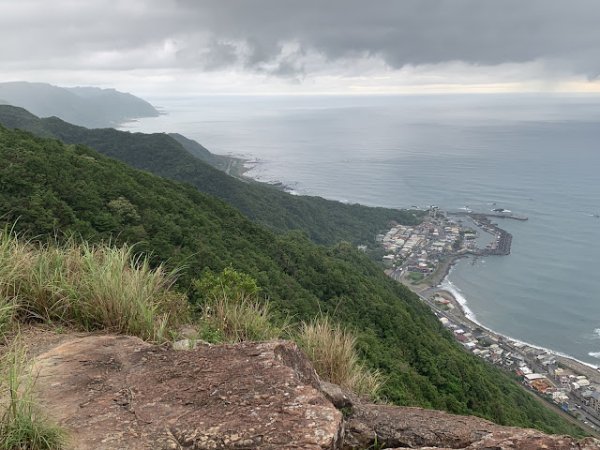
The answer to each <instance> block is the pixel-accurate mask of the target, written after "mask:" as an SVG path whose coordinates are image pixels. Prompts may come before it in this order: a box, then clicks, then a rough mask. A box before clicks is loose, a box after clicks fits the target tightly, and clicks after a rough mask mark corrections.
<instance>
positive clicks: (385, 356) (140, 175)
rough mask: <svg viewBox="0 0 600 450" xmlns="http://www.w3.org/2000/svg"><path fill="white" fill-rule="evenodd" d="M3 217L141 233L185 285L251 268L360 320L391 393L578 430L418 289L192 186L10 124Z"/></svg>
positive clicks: (0, 157)
mask: <svg viewBox="0 0 600 450" xmlns="http://www.w3.org/2000/svg"><path fill="white" fill-rule="evenodd" d="M0 218H2V221H3V222H5V223H6V224H7V225H9V226H11V225H12V224H16V225H15V228H16V230H17V231H19V232H21V233H23V234H24V235H26V236H28V237H32V238H35V239H38V240H42V241H53V240H54V239H56V238H57V237H58V238H59V239H60V238H61V237H63V236H65V235H72V236H74V237H75V238H76V239H83V240H86V241H89V242H99V241H107V240H110V241H111V242H114V243H121V242H130V243H138V244H137V249H138V250H139V251H141V252H144V253H147V254H150V255H152V259H153V261H155V263H159V262H166V263H167V264H168V265H170V266H179V265H183V266H184V271H183V272H182V274H181V278H180V282H179V287H180V289H182V290H187V289H188V287H189V285H190V282H191V280H193V279H195V278H197V277H199V276H200V275H201V273H202V272H203V271H206V270H211V271H220V270H222V269H223V268H225V267H228V266H232V267H234V268H235V269H237V270H240V271H243V272H245V273H248V274H249V275H251V276H252V277H254V278H255V279H256V280H257V282H258V284H259V285H260V286H261V287H262V289H263V293H264V294H265V295H266V296H268V297H269V298H270V300H271V303H272V305H273V306H274V307H275V308H276V309H277V310H278V311H280V312H281V313H282V314H291V315H292V317H293V319H294V320H302V319H310V318H312V317H314V316H315V315H317V314H319V313H324V314H329V315H330V316H332V317H333V318H334V319H335V320H337V321H339V322H340V323H342V324H344V325H345V326H347V327H349V328H351V329H353V330H355V332H356V333H357V334H358V339H359V345H360V349H361V352H362V356H363V358H364V360H365V362H366V363H367V364H368V365H369V366H370V367H374V368H379V369H380V370H381V371H382V372H383V373H384V374H385V375H386V378H387V382H386V386H385V388H384V394H385V396H386V397H387V398H388V400H390V401H391V402H394V403H397V404H407V405H422V406H427V407H433V408H438V409H446V410H449V411H452V412H457V413H462V414H475V415H479V416H482V417H486V418H489V419H492V420H494V421H496V422H498V423H502V424H512V425H521V426H535V427H539V428H541V429H544V430H547V431H551V432H558V433H565V432H567V433H568V432H572V431H573V429H572V428H571V427H570V426H569V425H567V424H566V423H564V422H563V421H562V419H560V418H559V417H558V416H557V415H555V414H554V413H551V412H549V411H548V410H546V409H544V408H541V407H540V406H539V404H538V403H537V401H536V400H535V399H533V398H531V396H530V395H529V394H528V393H527V392H525V391H524V390H522V389H521V388H520V387H519V386H518V385H517V384H516V383H514V382H513V381H512V380H511V379H510V378H509V377H508V376H507V375H505V374H504V373H502V372H500V371H499V370H497V369H495V368H493V367H491V366H489V365H487V364H486V363H485V362H483V361H481V360H479V359H477V358H476V357H474V356H472V355H470V354H468V353H466V352H465V351H464V350H463V349H462V348H461V347H460V346H459V345H458V344H456V343H455V342H454V340H453V338H452V336H451V335H450V334H449V333H447V332H446V331H444V329H443V328H442V327H441V325H440V324H439V322H438V321H437V319H436V317H435V316H434V315H433V314H432V313H431V311H430V310H429V309H428V308H427V307H426V306H425V305H423V304H422V303H421V302H420V301H419V299H418V298H417V297H416V296H415V295H414V294H412V293H411V292H410V291H408V289H406V288H405V287H403V286H401V285H399V284H397V283H395V282H394V281H392V280H390V279H388V278H387V277H386V276H385V275H384V274H383V273H382V271H381V270H380V268H379V267H378V266H376V265H375V264H374V263H373V262H371V261H370V260H369V259H368V258H367V257H366V256H365V255H363V254H361V253H360V252H358V251H357V250H356V249H355V248H354V247H353V246H352V245H349V244H345V243H341V244H338V245H336V246H334V247H331V248H326V247H322V246H317V245H315V244H313V243H311V242H310V241H309V240H308V239H306V237H304V236H303V235H302V234H301V233H292V234H288V235H275V234H273V233H272V232H270V231H269V230H267V229H265V228H263V227H262V226H260V225H257V224H255V223H252V222H251V221H249V220H248V219H247V218H245V217H244V216H243V215H242V214H240V213H239V212H238V211H236V210H235V209H233V208H231V207H230V206H228V205H227V204H225V203H224V202H222V201H221V200H218V199H215V198H214V197H211V196H209V195H206V194H203V193H200V192H198V191H197V190H196V189H195V188H194V187H192V186H189V185H183V184H180V183H176V182H172V181H169V180H165V179H161V178H159V177H156V176H154V175H152V174H148V173H144V172H142V171H139V170H135V169H132V168H130V167H127V166H126V165H124V164H122V163H120V162H118V161H115V160H112V159H109V158H106V157H104V156H102V155H100V154H98V153H97V152H95V151H93V150H91V149H89V148H86V147H84V146H81V145H65V144H63V143H61V142H60V141H58V140H55V139H43V138H37V137H34V136H33V135H31V134H29V133H27V132H23V131H11V130H7V129H5V128H2V127H0ZM190 292H191V298H192V300H193V292H192V291H190Z"/></svg>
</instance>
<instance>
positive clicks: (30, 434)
mask: <svg viewBox="0 0 600 450" xmlns="http://www.w3.org/2000/svg"><path fill="white" fill-rule="evenodd" d="M34 385H35V376H34V374H33V373H32V372H31V368H30V366H29V365H28V364H27V358H26V354H25V351H24V349H23V346H22V345H21V343H20V340H19V339H18V338H17V339H15V341H14V342H13V343H12V344H11V345H10V348H9V349H8V351H7V352H6V353H5V354H4V355H3V357H2V358H1V359H0V399H1V401H2V403H1V411H2V416H1V417H0V450H57V449H61V448H63V444H64V441H65V433H64V432H63V431H62V430H61V429H60V428H59V427H58V426H56V425H54V424H52V423H51V422H49V421H48V420H47V419H46V418H44V417H43V416H42V414H41V411H40V409H41V408H40V407H39V406H38V405H37V403H36V401H35V398H34V396H33V388H34Z"/></svg>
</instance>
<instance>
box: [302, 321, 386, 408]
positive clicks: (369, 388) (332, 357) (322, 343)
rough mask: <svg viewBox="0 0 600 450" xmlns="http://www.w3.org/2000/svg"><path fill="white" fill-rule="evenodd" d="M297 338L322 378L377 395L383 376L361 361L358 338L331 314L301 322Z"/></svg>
mask: <svg viewBox="0 0 600 450" xmlns="http://www.w3.org/2000/svg"><path fill="white" fill-rule="evenodd" d="M297 340H298V344H299V345H300V347H301V348H302V349H303V350H304V351H305V352H306V354H307V355H308V357H309V359H310V360H311V361H312V363H313V366H314V367H315V370H316V371H317V373H318V374H319V376H320V377H321V378H323V379H324V380H326V381H329V382H331V383H335V384H339V385H340V386H342V387H345V388H347V389H350V390H351V391H353V392H354V393H356V394H358V395H364V396H367V397H370V398H372V399H375V398H377V394H378V392H379V389H380V388H381V385H382V383H383V376H382V375H381V373H380V372H379V371H371V370H369V369H367V368H366V367H365V366H364V365H363V364H362V363H361V362H360V360H359V357H358V354H357V351H356V338H355V337H354V335H353V334H352V333H350V332H349V331H348V330H346V329H344V328H341V327H340V326H339V325H337V324H334V323H332V321H331V320H330V319H329V318H328V317H319V318H317V319H315V320H313V321H312V322H310V323H306V322H304V323H302V325H301V327H300V332H299V334H298V339H297Z"/></svg>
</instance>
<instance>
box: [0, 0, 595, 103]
mask: <svg viewBox="0 0 600 450" xmlns="http://www.w3.org/2000/svg"><path fill="white" fill-rule="evenodd" d="M599 19H600V2H599V1H597V0H564V1H563V0H526V1H524V0H494V1H490V0H370V1H366V0H52V1H48V0H0V61H1V62H2V64H1V65H0V82H1V81H16V80H25V81H39V82H48V83H52V84H57V85H61V86H75V85H94V86H101V87H114V88H117V89H120V90H124V91H127V92H132V93H135V94H137V95H145V96H151V97H160V96H172V95H196V94H198V95H203V94H394V93H401V94H406V93H417V94H421V93H457V92H460V93H462V92H466V93H471V92H473V93H480V92H481V93H488V92H584V93H586V92H589V93H591V92H600V79H599V75H600V26H598V20H599Z"/></svg>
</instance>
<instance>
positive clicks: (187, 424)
mask: <svg viewBox="0 0 600 450" xmlns="http://www.w3.org/2000/svg"><path fill="white" fill-rule="evenodd" d="M45 337H48V336H47V334H46V336H45ZM42 344H43V345H42ZM30 347H31V348H32V349H33V353H35V352H36V350H35V349H36V345H35V343H33V345H30ZM37 348H38V351H37V352H38V353H39V354H38V355H37V356H34V368H35V371H36V373H37V374H38V383H37V395H38V399H39V400H40V402H41V403H42V405H43V407H44V410H45V412H47V414H49V415H50V416H51V417H52V418H53V419H54V420H55V421H57V422H58V423H59V424H60V425H61V426H63V427H64V428H65V429H66V430H67V432H68V433H69V436H70V437H69V448H70V449H77V450H88V449H89V450H92V449H94V450H116V449H154V450H167V449H182V450H184V449H185V450H219V449H238V450H241V449H375V448H377V449H383V448H421V449H426V448H428V449H434V448H436V449H465V450H466V449H469V450H470V449H494V450H501V449H521V450H529V449H532V450H533V449H551V450H563V449H564V450H567V449H579V450H588V449H589V450H591V449H597V450H600V442H598V441H596V440H593V439H590V438H588V439H584V440H581V441H578V442H577V441H575V440H574V439H572V438H569V437H561V436H548V435H544V434H542V433H540V432H537V431H534V430H526V429H520V428H509V427H501V426H497V425H494V424H492V423H491V422H488V421H486V420H482V419H479V418H476V417H464V416H454V415H450V414H446V413H443V412H439V411H431V410H424V409H420V408H399V407H393V406H384V405H372V404H368V403H363V402H361V401H360V400H359V399H357V398H356V397H355V396H353V395H352V394H350V393H348V392H345V391H344V390H343V389H341V388H339V387H338V386H335V385H331V384H329V383H321V382H320V380H319V379H318V377H317V375H316V374H315V371H314V369H313V368H312V366H311V365H310V363H309V362H308V360H307V359H306V357H305V356H304V354H303V353H302V352H301V351H300V350H299V349H298V348H297V346H296V345H295V344H294V343H292V342H288V341H272V342H264V343H243V344H236V345H219V346H211V345H204V344H201V345H198V346H197V347H196V348H194V349H193V350H179V351H176V350H173V349H172V348H170V347H168V346H155V345H151V344H148V343H145V342H143V341H141V340H139V339H137V338H133V337H126V336H114V335H72V336H66V337H65V336H62V337H61V338H60V339H55V340H54V341H53V340H52V339H45V338H44V339H43V342H40V345H39V346H37ZM336 406H337V407H336ZM338 408H339V409H338ZM342 411H343V412H344V416H345V417H344V416H343V415H342Z"/></svg>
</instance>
